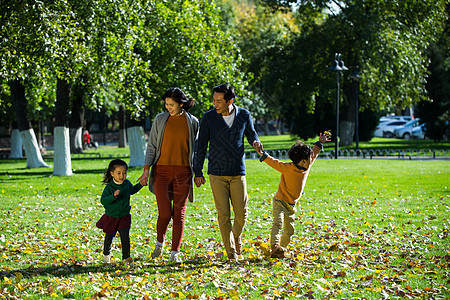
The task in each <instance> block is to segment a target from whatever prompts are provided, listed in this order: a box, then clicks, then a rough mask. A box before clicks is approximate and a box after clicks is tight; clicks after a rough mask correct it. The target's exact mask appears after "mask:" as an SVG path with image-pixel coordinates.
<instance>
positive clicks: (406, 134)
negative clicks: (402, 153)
mask: <svg viewBox="0 0 450 300" xmlns="http://www.w3.org/2000/svg"><path fill="white" fill-rule="evenodd" d="M419 125H420V119H414V120H411V121H409V122H408V123H406V124H405V125H403V126H402V127H399V128H396V129H394V135H395V137H397V138H401V139H405V140H409V139H410V138H411V132H412V130H413V129H414V128H415V127H417V126H419Z"/></svg>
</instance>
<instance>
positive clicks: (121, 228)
mask: <svg viewBox="0 0 450 300" xmlns="http://www.w3.org/2000/svg"><path fill="white" fill-rule="evenodd" d="M127 170H128V165H127V163H126V162H124V161H123V160H121V159H114V160H113V161H111V162H110V163H109V166H108V169H107V170H105V173H104V174H103V183H104V184H106V186H105V189H104V190H103V193H102V197H101V199H100V200H101V203H102V204H103V206H104V207H105V214H104V215H103V216H102V217H101V218H100V220H99V221H98V222H97V224H96V226H97V227H98V228H101V229H103V232H104V233H105V242H104V244H103V255H104V256H103V262H105V263H110V261H111V246H112V242H113V239H114V237H115V236H116V233H117V231H118V232H119V233H120V241H121V243H122V261H123V262H124V263H125V264H127V265H131V264H132V262H133V259H132V258H131V257H130V227H131V215H130V210H131V206H130V195H133V194H135V193H137V192H138V191H139V190H140V189H141V188H142V185H141V184H140V183H138V184H136V185H135V186H133V184H132V183H131V182H130V181H129V180H128V179H126V178H127Z"/></svg>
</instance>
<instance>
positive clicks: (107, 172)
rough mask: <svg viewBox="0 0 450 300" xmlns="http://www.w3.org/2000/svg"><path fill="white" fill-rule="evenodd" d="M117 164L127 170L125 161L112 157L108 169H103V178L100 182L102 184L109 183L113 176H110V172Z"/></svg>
mask: <svg viewBox="0 0 450 300" xmlns="http://www.w3.org/2000/svg"><path fill="white" fill-rule="evenodd" d="M117 166H124V167H125V169H126V170H128V165H127V163H126V162H124V161H123V160H121V159H114V160H112V161H111V162H110V163H109V166H108V169H106V170H105V172H104V173H103V180H102V182H103V183H104V184H108V183H110V182H111V181H112V180H113V178H112V176H111V172H113V171H114V170H115V169H116V167H117Z"/></svg>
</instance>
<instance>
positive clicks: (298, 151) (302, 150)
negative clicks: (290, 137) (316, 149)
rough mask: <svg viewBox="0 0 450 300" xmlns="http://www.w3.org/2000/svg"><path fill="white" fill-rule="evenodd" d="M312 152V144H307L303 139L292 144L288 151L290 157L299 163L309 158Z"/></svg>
mask: <svg viewBox="0 0 450 300" xmlns="http://www.w3.org/2000/svg"><path fill="white" fill-rule="evenodd" d="M311 154H312V149H311V147H310V146H308V145H306V144H305V143H303V142H302V141H299V140H297V142H296V143H295V144H294V145H292V147H291V148H290V149H289V151H288V156H289V159H290V160H292V161H293V162H294V163H296V164H298V163H299V162H300V161H302V160H304V159H305V160H306V159H308V158H309V157H310V156H311Z"/></svg>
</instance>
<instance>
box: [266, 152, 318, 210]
mask: <svg viewBox="0 0 450 300" xmlns="http://www.w3.org/2000/svg"><path fill="white" fill-rule="evenodd" d="M312 150H313V153H312V155H311V163H310V165H309V168H308V169H305V168H301V167H300V166H298V165H296V164H294V163H293V162H292V161H291V162H282V161H279V160H278V159H275V158H273V157H271V156H270V155H268V156H267V158H266V159H264V161H265V162H266V163H267V164H268V165H269V166H271V167H272V168H274V169H275V170H277V171H279V172H281V179H280V184H279V185H278V191H277V193H276V195H275V197H276V198H278V199H280V200H283V201H286V202H287V203H289V204H296V203H297V200H298V199H300V197H301V195H302V192H303V188H304V187H305V184H306V179H307V178H308V174H309V170H311V166H312V165H313V163H314V161H315V160H316V158H317V155H318V154H319V153H320V150H321V148H320V147H319V146H317V145H314V147H313V149H312Z"/></svg>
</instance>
